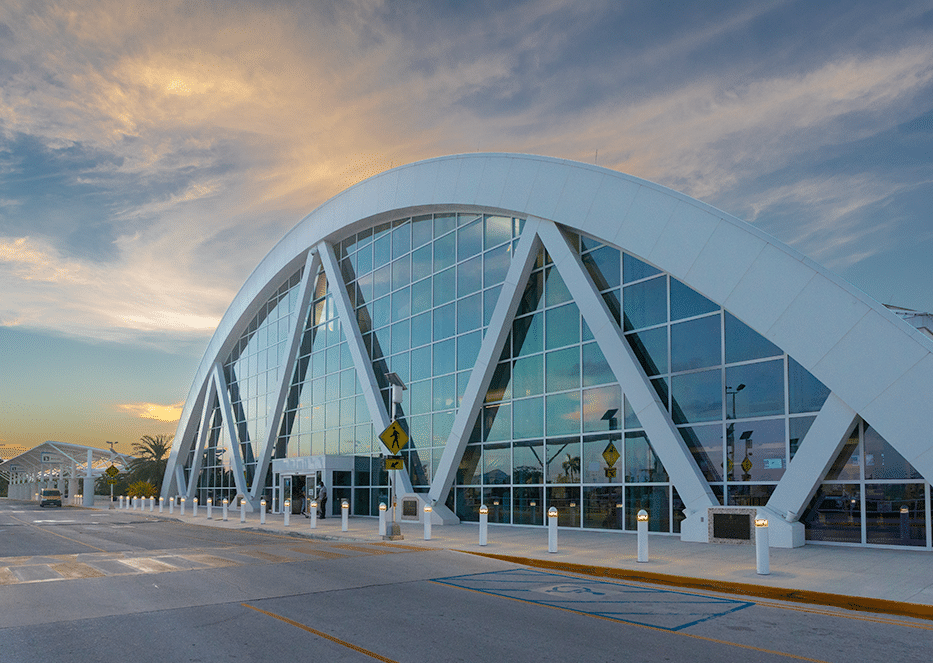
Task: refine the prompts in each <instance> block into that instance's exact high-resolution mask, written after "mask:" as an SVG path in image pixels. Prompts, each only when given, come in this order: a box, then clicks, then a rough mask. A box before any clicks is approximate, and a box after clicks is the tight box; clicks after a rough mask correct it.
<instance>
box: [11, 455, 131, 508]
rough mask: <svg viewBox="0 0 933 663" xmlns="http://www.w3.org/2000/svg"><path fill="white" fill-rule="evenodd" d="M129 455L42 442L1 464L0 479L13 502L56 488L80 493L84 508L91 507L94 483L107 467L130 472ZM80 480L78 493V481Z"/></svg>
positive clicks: (66, 492)
mask: <svg viewBox="0 0 933 663" xmlns="http://www.w3.org/2000/svg"><path fill="white" fill-rule="evenodd" d="M131 461H132V456H127V455H125V454H121V453H117V452H115V451H108V450H105V449H98V448H97V447H87V446H82V445H80V444H69V443H67V442H53V441H48V442H43V443H42V444H40V445H39V446H37V447H34V448H32V449H29V450H28V451H26V452H25V453H21V454H19V455H18V456H14V457H13V458H10V459H9V460H5V461H3V462H2V463H0V476H2V477H3V478H4V479H6V480H7V481H8V482H9V491H8V493H7V495H8V496H9V497H10V498H12V499H19V500H32V499H36V500H37V499H38V494H39V491H41V490H43V489H47V488H57V489H58V490H60V491H62V495H63V496H67V497H74V496H75V495H77V494H79V492H81V493H82V494H83V495H84V502H83V503H84V505H85V506H92V505H93V504H94V480H95V479H96V478H97V477H99V476H101V475H102V474H103V473H104V470H106V469H107V468H108V467H110V465H116V466H117V467H118V468H122V469H123V470H124V471H126V470H129V466H130V462H131ZM79 480H83V481H84V486H83V489H82V490H81V491H79V488H78V481H79Z"/></svg>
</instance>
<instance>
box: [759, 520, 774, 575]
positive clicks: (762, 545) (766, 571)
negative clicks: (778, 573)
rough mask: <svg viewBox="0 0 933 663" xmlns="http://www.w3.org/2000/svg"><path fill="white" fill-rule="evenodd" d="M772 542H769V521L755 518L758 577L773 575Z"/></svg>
mask: <svg viewBox="0 0 933 663" xmlns="http://www.w3.org/2000/svg"><path fill="white" fill-rule="evenodd" d="M769 546H770V542H769V541H768V519H767V518H755V561H756V562H757V567H758V568H757V571H758V575H760V576H766V575H770V574H771V560H770V559H769V558H768V556H769V554H770V548H769Z"/></svg>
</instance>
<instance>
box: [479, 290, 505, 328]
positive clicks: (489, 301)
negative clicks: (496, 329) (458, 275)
mask: <svg viewBox="0 0 933 663" xmlns="http://www.w3.org/2000/svg"><path fill="white" fill-rule="evenodd" d="M500 290H502V286H496V287H494V288H490V289H489V290H486V291H485V292H483V324H484V325H488V324H489V321H490V320H492V314H493V312H494V311H495V309H496V303H497V302H498V301H499V291H500Z"/></svg>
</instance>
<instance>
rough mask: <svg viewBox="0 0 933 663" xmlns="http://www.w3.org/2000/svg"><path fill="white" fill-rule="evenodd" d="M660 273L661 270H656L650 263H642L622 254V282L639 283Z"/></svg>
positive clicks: (626, 254)
mask: <svg viewBox="0 0 933 663" xmlns="http://www.w3.org/2000/svg"><path fill="white" fill-rule="evenodd" d="M660 273H661V271H660V270H658V269H655V268H654V267H652V266H651V265H649V264H648V263H645V262H642V261H641V260H639V259H638V258H636V257H634V256H631V255H629V254H628V253H623V254H622V281H623V282H624V283H631V282H632V281H639V280H641V279H646V278H648V277H649V276H654V275H655V274H660Z"/></svg>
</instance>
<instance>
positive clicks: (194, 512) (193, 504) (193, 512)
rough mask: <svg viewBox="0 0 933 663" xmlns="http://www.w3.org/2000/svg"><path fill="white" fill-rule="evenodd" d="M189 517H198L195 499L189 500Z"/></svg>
mask: <svg viewBox="0 0 933 663" xmlns="http://www.w3.org/2000/svg"><path fill="white" fill-rule="evenodd" d="M191 517H192V518H197V517H198V498H197V497H195V498H194V499H192V500H191Z"/></svg>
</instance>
